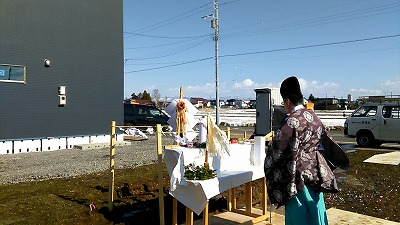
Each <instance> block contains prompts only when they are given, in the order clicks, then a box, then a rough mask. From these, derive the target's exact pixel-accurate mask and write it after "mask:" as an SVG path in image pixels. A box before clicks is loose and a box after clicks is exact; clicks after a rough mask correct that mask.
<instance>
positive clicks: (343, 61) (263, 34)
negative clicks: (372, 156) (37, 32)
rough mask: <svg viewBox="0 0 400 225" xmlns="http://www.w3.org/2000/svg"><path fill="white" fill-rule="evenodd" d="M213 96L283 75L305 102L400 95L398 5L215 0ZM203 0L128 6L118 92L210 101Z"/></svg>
mask: <svg viewBox="0 0 400 225" xmlns="http://www.w3.org/2000/svg"><path fill="white" fill-rule="evenodd" d="M218 3H219V29H220V33H219V70H218V71H219V96H220V98H221V99H227V98H240V99H245V100H247V99H255V92H254V89H255V88H264V87H270V88H273V87H279V86H280V83H281V82H282V81H283V80H284V79H285V78H286V77H289V76H296V77H298V78H299V80H300V84H301V87H302V91H303V95H304V96H305V97H308V96H309V95H310V94H313V95H314V96H315V97H325V96H328V97H337V98H347V95H348V94H352V95H353V97H354V98H357V97H358V96H365V95H390V94H393V95H395V94H396V95H400V88H399V87H400V1H399V0H382V1H377V0H359V1H357V0H346V1H344V0H340V1H331V0H318V1H317V0H315V1H314V0H313V1H311V0H305V1H294V0H286V1H285V0H283V1H282V0H281V1H270V0H219V1H218ZM213 11H214V9H213V1H209V0H191V1H187V0H186V1H183V0H169V1H162V0H124V57H125V74H124V76H125V88H124V96H125V97H129V96H130V95H131V94H132V93H136V94H137V93H139V92H143V91H144V90H146V91H147V92H149V93H151V92H152V91H153V90H154V89H157V90H158V91H159V93H160V94H161V96H162V98H165V97H176V96H179V87H181V86H182V87H183V88H184V95H185V97H188V98H189V97H203V98H206V99H215V58H214V57H215V42H214V40H213V37H214V29H212V28H211V19H202V18H201V17H202V16H205V15H209V14H211V13H212V12H213Z"/></svg>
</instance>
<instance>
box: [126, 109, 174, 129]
mask: <svg viewBox="0 0 400 225" xmlns="http://www.w3.org/2000/svg"><path fill="white" fill-rule="evenodd" d="M169 118H170V115H168V113H167V112H165V111H164V110H162V109H159V108H157V107H155V106H151V105H139V104H128V103H125V104H124V124H125V125H127V126H155V125H157V124H161V125H167V124H168V123H167V121H168V119H169Z"/></svg>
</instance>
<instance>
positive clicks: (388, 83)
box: [379, 77, 400, 95]
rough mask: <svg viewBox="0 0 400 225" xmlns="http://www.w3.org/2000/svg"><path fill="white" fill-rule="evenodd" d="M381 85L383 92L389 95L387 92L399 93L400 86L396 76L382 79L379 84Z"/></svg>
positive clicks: (399, 79) (399, 80)
mask: <svg viewBox="0 0 400 225" xmlns="http://www.w3.org/2000/svg"><path fill="white" fill-rule="evenodd" d="M379 86H380V87H382V89H383V90H385V91H384V94H386V95H389V94H397V95H398V94H399V93H398V92H399V89H400V88H399V87H400V78H399V77H396V78H394V79H391V80H384V81H383V82H382V83H380V85H379Z"/></svg>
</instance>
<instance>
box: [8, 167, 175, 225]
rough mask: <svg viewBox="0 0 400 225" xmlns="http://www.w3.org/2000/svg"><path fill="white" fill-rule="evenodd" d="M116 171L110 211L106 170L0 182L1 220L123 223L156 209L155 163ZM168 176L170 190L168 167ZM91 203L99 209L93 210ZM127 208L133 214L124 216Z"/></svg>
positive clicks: (25, 222)
mask: <svg viewBox="0 0 400 225" xmlns="http://www.w3.org/2000/svg"><path fill="white" fill-rule="evenodd" d="M115 174H116V175H115V177H116V181H115V190H116V194H115V195H114V196H115V198H114V202H115V204H114V209H115V210H114V211H113V212H112V213H109V212H108V196H109V192H108V185H109V183H108V181H109V175H108V172H102V173H96V174H90V175H85V176H80V177H76V178H68V179H54V180H47V181H39V182H26V183H18V184H10V185H0V202H1V204H0V215H2V216H1V218H0V224H119V223H120V224H124V223H126V221H129V220H131V219H133V218H134V213H132V212H135V211H137V212H140V211H144V212H145V211H149V210H150V209H151V210H153V211H154V208H156V210H157V211H156V212H157V213H158V206H157V204H154V203H158V183H157V168H156V165H149V166H142V167H138V168H135V169H121V170H116V173H115ZM164 178H165V179H164V181H165V182H164V186H165V187H166V188H165V190H168V189H167V188H168V174H167V172H166V171H164ZM166 193H167V191H165V194H166ZM90 204H94V205H95V206H96V210H94V211H90V207H89V205H90ZM149 204H150V205H151V206H146V205H149ZM126 213H130V215H129V217H126V218H124V217H123V215H124V214H126ZM153 217H154V215H153ZM156 219H158V216H156Z"/></svg>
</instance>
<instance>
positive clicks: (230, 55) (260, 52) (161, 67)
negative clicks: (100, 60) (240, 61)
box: [125, 34, 400, 73]
mask: <svg viewBox="0 0 400 225" xmlns="http://www.w3.org/2000/svg"><path fill="white" fill-rule="evenodd" d="M396 37H400V34H395V35H387V36H380V37H371V38H363V39H356V40H347V41H339V42H330V43H323V44H314V45H306V46H297V47H290V48H281V49H272V50H265V51H257V52H247V53H237V54H228V55H221V56H219V57H236V56H245V55H255V54H264V53H272V52H282V51H291V50H298V49H307V48H317V47H324V46H331V45H340V44H349V43H356V42H363V41H373V40H381V39H387V38H396ZM212 58H214V57H207V58H203V59H197V60H192V61H187V62H182V63H177V64H173V65H167V66H160V67H154V68H148V69H142V70H134V71H129V72H125V73H137V72H144V71H150V70H157V69H163V68H169V67H174V66H180V65H185V64H190V63H196V62H201V61H205V60H209V59H212Z"/></svg>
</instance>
